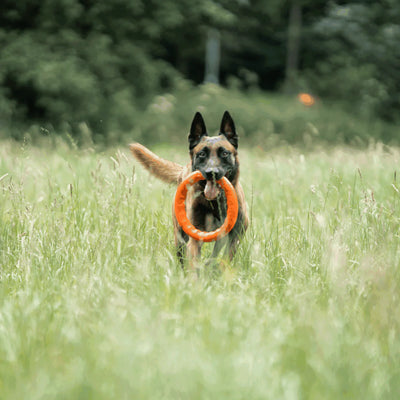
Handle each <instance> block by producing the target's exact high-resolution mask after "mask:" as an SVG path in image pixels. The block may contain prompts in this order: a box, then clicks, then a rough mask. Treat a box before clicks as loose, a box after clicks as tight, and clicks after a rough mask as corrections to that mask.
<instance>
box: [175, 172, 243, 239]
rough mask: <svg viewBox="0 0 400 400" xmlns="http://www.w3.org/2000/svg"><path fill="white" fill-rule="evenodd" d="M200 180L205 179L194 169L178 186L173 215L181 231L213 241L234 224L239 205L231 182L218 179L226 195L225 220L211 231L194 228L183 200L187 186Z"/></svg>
mask: <svg viewBox="0 0 400 400" xmlns="http://www.w3.org/2000/svg"><path fill="white" fill-rule="evenodd" d="M201 180H205V178H204V176H203V174H202V173H201V172H200V171H194V172H193V173H192V174H190V175H189V176H188V177H187V178H186V179H185V180H184V181H182V183H181V184H180V185H179V186H178V190H177V191H176V194H175V201H174V209H175V215H176V219H177V220H178V223H179V225H180V226H181V227H182V229H183V231H184V232H185V233H187V234H188V235H189V236H191V237H192V238H193V239H196V240H200V241H203V242H213V241H215V240H218V239H220V238H222V237H224V236H225V235H226V234H227V233H229V232H230V231H231V230H232V228H233V227H234V226H235V224H236V220H237V217H238V211H239V205H238V200H237V196H236V191H235V189H234V187H233V186H232V184H231V183H230V182H229V181H228V179H227V178H225V177H223V178H221V179H219V180H218V181H217V183H218V185H219V186H221V188H222V189H223V190H224V192H225V197H226V204H227V210H226V218H225V221H224V223H223V224H222V225H221V226H220V227H219V228H218V229H216V230H215V231H211V232H204V231H200V230H199V229H197V228H195V227H194V225H193V224H192V223H191V222H190V221H189V218H188V217H187V215H186V206H185V200H186V196H187V193H188V189H189V187H190V186H193V185H194V184H195V183H196V182H198V181H201Z"/></svg>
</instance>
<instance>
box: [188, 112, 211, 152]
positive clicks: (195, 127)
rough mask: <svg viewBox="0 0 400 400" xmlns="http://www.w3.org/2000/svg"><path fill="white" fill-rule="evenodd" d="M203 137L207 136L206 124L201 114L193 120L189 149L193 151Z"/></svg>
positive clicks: (197, 114)
mask: <svg viewBox="0 0 400 400" xmlns="http://www.w3.org/2000/svg"><path fill="white" fill-rule="evenodd" d="M203 136H207V129H206V124H205V123H204V119H203V117H202V116H201V114H200V113H199V112H197V113H196V115H195V116H194V118H193V121H192V126H191V127H190V133H189V149H190V150H192V149H193V148H194V147H196V146H197V144H198V143H199V142H200V140H201V138H202V137H203Z"/></svg>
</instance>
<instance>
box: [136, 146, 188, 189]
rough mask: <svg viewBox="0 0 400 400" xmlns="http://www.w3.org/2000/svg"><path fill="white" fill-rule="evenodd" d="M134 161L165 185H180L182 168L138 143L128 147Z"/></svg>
mask: <svg viewBox="0 0 400 400" xmlns="http://www.w3.org/2000/svg"><path fill="white" fill-rule="evenodd" d="M129 148H130V150H131V152H132V154H133V155H134V156H135V157H136V159H137V160H138V161H139V162H140V163H141V164H142V165H143V166H144V167H145V168H146V169H147V170H148V171H149V172H151V173H152V174H153V175H155V176H156V177H157V178H159V179H161V180H162V181H164V182H167V183H180V182H181V181H182V173H183V170H184V167H183V166H182V165H179V164H177V163H174V162H172V161H169V160H165V159H163V158H161V157H158V156H157V155H156V154H154V153H153V152H151V151H150V150H149V149H147V148H146V147H144V146H142V145H141V144H139V143H132V144H130V145H129Z"/></svg>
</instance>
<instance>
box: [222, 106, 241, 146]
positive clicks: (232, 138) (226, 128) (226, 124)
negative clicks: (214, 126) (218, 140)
mask: <svg viewBox="0 0 400 400" xmlns="http://www.w3.org/2000/svg"><path fill="white" fill-rule="evenodd" d="M220 132H221V133H222V134H223V135H224V136H226V138H227V139H228V141H229V142H230V143H231V144H232V145H233V147H234V148H235V149H237V148H238V139H239V138H238V135H237V133H236V129H235V123H234V122H233V119H232V117H231V115H230V114H229V113H228V111H225V112H224V115H223V117H222V121H221V128H220Z"/></svg>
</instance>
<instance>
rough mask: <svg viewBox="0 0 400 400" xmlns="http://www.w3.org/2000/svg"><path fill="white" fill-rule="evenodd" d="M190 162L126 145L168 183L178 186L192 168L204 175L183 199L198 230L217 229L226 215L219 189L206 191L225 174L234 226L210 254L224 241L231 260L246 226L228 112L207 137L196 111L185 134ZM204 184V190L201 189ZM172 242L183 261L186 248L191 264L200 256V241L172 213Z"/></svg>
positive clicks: (237, 162)
mask: <svg viewBox="0 0 400 400" xmlns="http://www.w3.org/2000/svg"><path fill="white" fill-rule="evenodd" d="M188 139H189V153H190V162H189V164H188V165H187V166H186V167H184V166H182V165H179V164H176V163H174V162H171V161H168V160H164V159H162V158H160V157H158V156H156V155H155V154H154V153H152V152H151V151H150V150H148V149H147V148H146V147H144V146H142V145H140V144H138V143H134V144H131V145H130V149H131V151H132V153H133V155H134V156H135V157H136V158H137V159H138V160H139V162H140V163H141V164H142V165H143V166H144V167H145V168H146V169H147V170H149V171H150V172H151V173H152V174H153V175H155V176H156V177H158V178H160V179H162V180H163V181H165V182H168V183H174V184H177V185H179V183H180V182H182V180H184V179H185V178H186V177H187V176H188V175H189V174H191V173H192V172H193V171H196V170H199V171H201V173H202V174H203V176H204V177H205V178H206V180H204V181H199V182H198V183H196V184H195V185H194V186H193V187H192V189H191V190H189V193H188V196H187V198H186V212H187V215H188V217H189V219H190V220H191V222H192V224H193V225H194V226H195V227H196V228H198V229H200V230H202V231H212V230H214V229H216V228H218V227H219V226H220V225H221V224H222V222H223V221H224V220H225V217H226V199H225V194H224V192H223V191H222V190H221V191H220V192H219V194H218V195H217V196H216V197H215V198H212V199H207V198H206V194H205V193H207V194H210V193H212V197H213V196H214V195H215V193H216V190H214V191H213V190H210V188H211V189H213V188H215V186H214V185H216V184H215V181H216V180H218V179H220V178H222V177H223V176H225V177H226V178H227V179H229V181H230V182H231V183H232V185H233V187H234V188H235V191H236V195H237V198H238V203H239V214H238V219H237V221H236V224H235V226H234V227H233V229H232V230H231V231H230V232H229V234H228V235H227V237H225V238H223V239H220V240H218V241H217V242H216V243H215V246H214V250H213V257H215V256H216V255H217V254H218V253H219V252H220V251H221V250H222V248H223V247H224V245H226V244H227V248H226V254H227V255H229V258H230V259H232V257H233V256H234V254H235V252H236V248H237V245H238V243H239V241H240V238H241V236H242V235H243V233H244V232H245V230H246V229H247V226H248V223H249V221H248V215H247V210H246V202H245V197H244V193H243V189H242V187H241V185H240V183H239V157H238V153H237V148H238V136H237V134H236V129H235V124H234V122H233V120H232V118H231V116H230V114H229V113H228V112H227V111H225V113H224V115H223V117H222V121H221V127H220V132H219V134H218V136H212V137H210V136H208V134H207V130H206V126H205V123H204V120H203V117H202V116H201V114H200V113H196V115H195V116H194V119H193V122H192V125H191V128H190V133H189V138H188ZM206 185H207V188H208V189H205V188H206ZM173 222H174V234H175V245H176V248H177V255H178V257H179V259H180V260H181V261H182V262H183V260H184V258H185V253H186V248H187V250H188V256H189V260H190V262H191V264H192V265H193V263H194V261H195V259H196V258H198V257H199V256H200V252H201V246H202V242H199V241H197V240H195V239H193V238H191V237H189V236H188V235H187V234H186V233H185V232H183V230H182V228H181V227H180V226H179V224H178V222H177V220H176V217H175V214H174V213H173Z"/></svg>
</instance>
